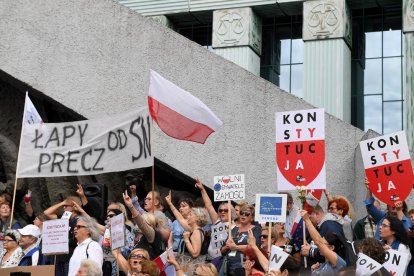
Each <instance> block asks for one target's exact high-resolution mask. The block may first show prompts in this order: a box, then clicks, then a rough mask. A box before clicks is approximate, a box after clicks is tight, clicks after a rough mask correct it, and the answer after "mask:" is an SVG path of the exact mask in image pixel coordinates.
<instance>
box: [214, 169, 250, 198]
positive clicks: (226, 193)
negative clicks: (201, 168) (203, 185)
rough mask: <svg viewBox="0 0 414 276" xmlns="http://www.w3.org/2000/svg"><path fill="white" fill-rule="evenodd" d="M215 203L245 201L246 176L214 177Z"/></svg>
mask: <svg viewBox="0 0 414 276" xmlns="http://www.w3.org/2000/svg"><path fill="white" fill-rule="evenodd" d="M213 189H214V201H215V202H217V201H229V200H243V199H244V198H245V182H244V174H234V175H223V176H215V177H214V186H213Z"/></svg>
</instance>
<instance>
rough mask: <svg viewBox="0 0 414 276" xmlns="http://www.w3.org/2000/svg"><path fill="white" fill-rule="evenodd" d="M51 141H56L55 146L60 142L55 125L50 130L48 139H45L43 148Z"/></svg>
mask: <svg viewBox="0 0 414 276" xmlns="http://www.w3.org/2000/svg"><path fill="white" fill-rule="evenodd" d="M52 141H56V146H57V147H59V146H60V143H59V134H58V131H57V128H56V127H54V128H53V130H52V132H51V133H50V136H49V140H47V142H46V145H45V148H47V145H49V143H50V142H52Z"/></svg>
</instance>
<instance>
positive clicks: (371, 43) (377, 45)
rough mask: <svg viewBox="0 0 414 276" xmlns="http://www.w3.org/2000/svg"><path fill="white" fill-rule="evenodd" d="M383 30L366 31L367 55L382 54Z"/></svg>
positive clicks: (379, 55)
mask: <svg viewBox="0 0 414 276" xmlns="http://www.w3.org/2000/svg"><path fill="white" fill-rule="evenodd" d="M381 41H382V39H381V32H370V33H365V57H366V58H376V57H381V56H382V49H381V45H382V44H381Z"/></svg>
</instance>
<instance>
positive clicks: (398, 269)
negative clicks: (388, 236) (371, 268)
mask: <svg viewBox="0 0 414 276" xmlns="http://www.w3.org/2000/svg"><path fill="white" fill-rule="evenodd" d="M408 257H409V255H408V254H406V253H403V252H399V251H397V250H394V249H388V250H387V251H385V263H383V266H384V267H385V268H386V269H387V270H388V271H389V272H390V273H391V275H393V276H403V275H405V272H406V270H407V266H408V262H409V261H410V260H409V259H408Z"/></svg>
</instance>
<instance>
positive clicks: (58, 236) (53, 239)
mask: <svg viewBox="0 0 414 276" xmlns="http://www.w3.org/2000/svg"><path fill="white" fill-rule="evenodd" d="M42 253H43V254H44V255H59V254H67V253H69V220H67V219H55V220H47V221H44V222H43V228H42Z"/></svg>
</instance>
